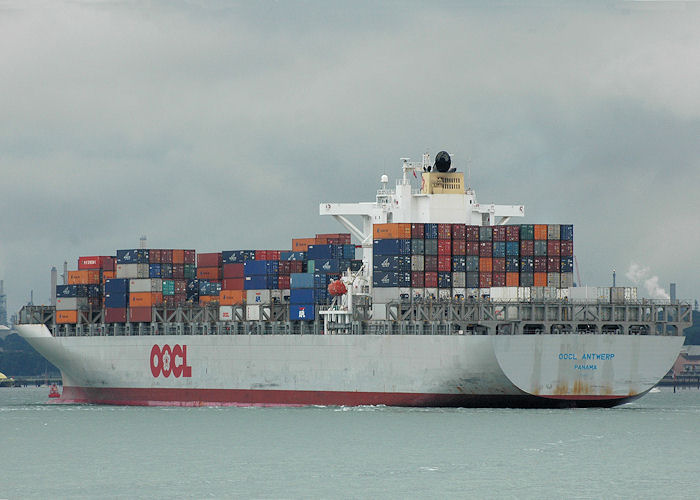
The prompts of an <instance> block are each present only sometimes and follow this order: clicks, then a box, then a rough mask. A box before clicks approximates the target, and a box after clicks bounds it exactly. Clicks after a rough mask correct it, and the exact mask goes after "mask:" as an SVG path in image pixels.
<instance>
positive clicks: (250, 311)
mask: <svg viewBox="0 0 700 500" xmlns="http://www.w3.org/2000/svg"><path fill="white" fill-rule="evenodd" d="M245 317H246V319H247V320H248V321H260V306H255V305H254V306H245Z"/></svg>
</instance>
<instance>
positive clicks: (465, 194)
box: [319, 152, 525, 269]
mask: <svg viewBox="0 0 700 500" xmlns="http://www.w3.org/2000/svg"><path fill="white" fill-rule="evenodd" d="M440 155H445V156H447V160H446V164H447V167H448V168H440V167H441V166H440V165H439V164H438V161H437V158H438V157H440ZM401 160H402V166H401V168H402V171H403V176H402V178H400V179H397V180H396V186H395V188H394V189H390V188H389V187H388V184H389V178H388V176H386V175H382V177H381V181H380V183H381V187H380V188H379V189H378V190H377V196H376V199H375V201H372V202H359V203H332V202H326V203H321V204H320V205H319V213H320V214H321V215H331V216H333V217H334V218H335V219H336V220H337V221H338V222H340V223H341V224H342V225H343V226H344V227H345V228H346V229H347V230H348V231H350V232H351V233H352V234H353V235H354V236H355V237H356V238H357V239H358V241H359V242H360V243H361V245H362V247H363V257H362V260H363V261H364V262H365V266H366V268H368V269H372V241H373V236H372V235H373V231H372V226H373V224H385V223H392V222H399V223H437V224H468V225H475V226H493V225H500V224H507V223H508V221H509V220H510V219H511V218H512V217H524V216H525V207H524V206H523V205H496V204H494V203H490V204H481V203H479V202H478V201H477V199H476V192H475V191H474V190H473V189H472V188H471V186H468V185H467V186H466V188H465V182H464V173H462V172H455V171H454V169H453V168H449V165H450V160H449V155H447V153H444V152H441V153H439V154H438V155H437V157H436V162H435V163H433V161H432V160H431V158H430V155H429V154H428V153H426V154H424V155H423V159H422V161H421V162H411V161H410V158H402V159H401ZM442 170H446V171H442ZM418 180H420V187H414V185H413V182H416V183H417V182H418ZM350 217H354V218H355V220H357V218H358V217H359V220H360V223H359V224H356V223H355V222H353V221H352V220H350Z"/></svg>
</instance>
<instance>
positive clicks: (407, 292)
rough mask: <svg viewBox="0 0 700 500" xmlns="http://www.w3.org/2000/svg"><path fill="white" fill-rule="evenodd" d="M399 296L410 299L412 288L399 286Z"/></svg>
mask: <svg viewBox="0 0 700 500" xmlns="http://www.w3.org/2000/svg"><path fill="white" fill-rule="evenodd" d="M399 297H401V299H402V300H409V299H410V298H411V289H410V288H399Z"/></svg>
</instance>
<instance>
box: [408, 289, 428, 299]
mask: <svg viewBox="0 0 700 500" xmlns="http://www.w3.org/2000/svg"><path fill="white" fill-rule="evenodd" d="M411 297H413V298H414V299H422V298H423V297H425V288H411Z"/></svg>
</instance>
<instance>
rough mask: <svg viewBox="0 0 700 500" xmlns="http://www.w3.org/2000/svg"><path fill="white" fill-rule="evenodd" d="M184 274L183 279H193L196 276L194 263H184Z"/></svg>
mask: <svg viewBox="0 0 700 500" xmlns="http://www.w3.org/2000/svg"><path fill="white" fill-rule="evenodd" d="M184 274H185V279H195V278H196V277H197V266H195V265H194V264H185V269H184Z"/></svg>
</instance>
